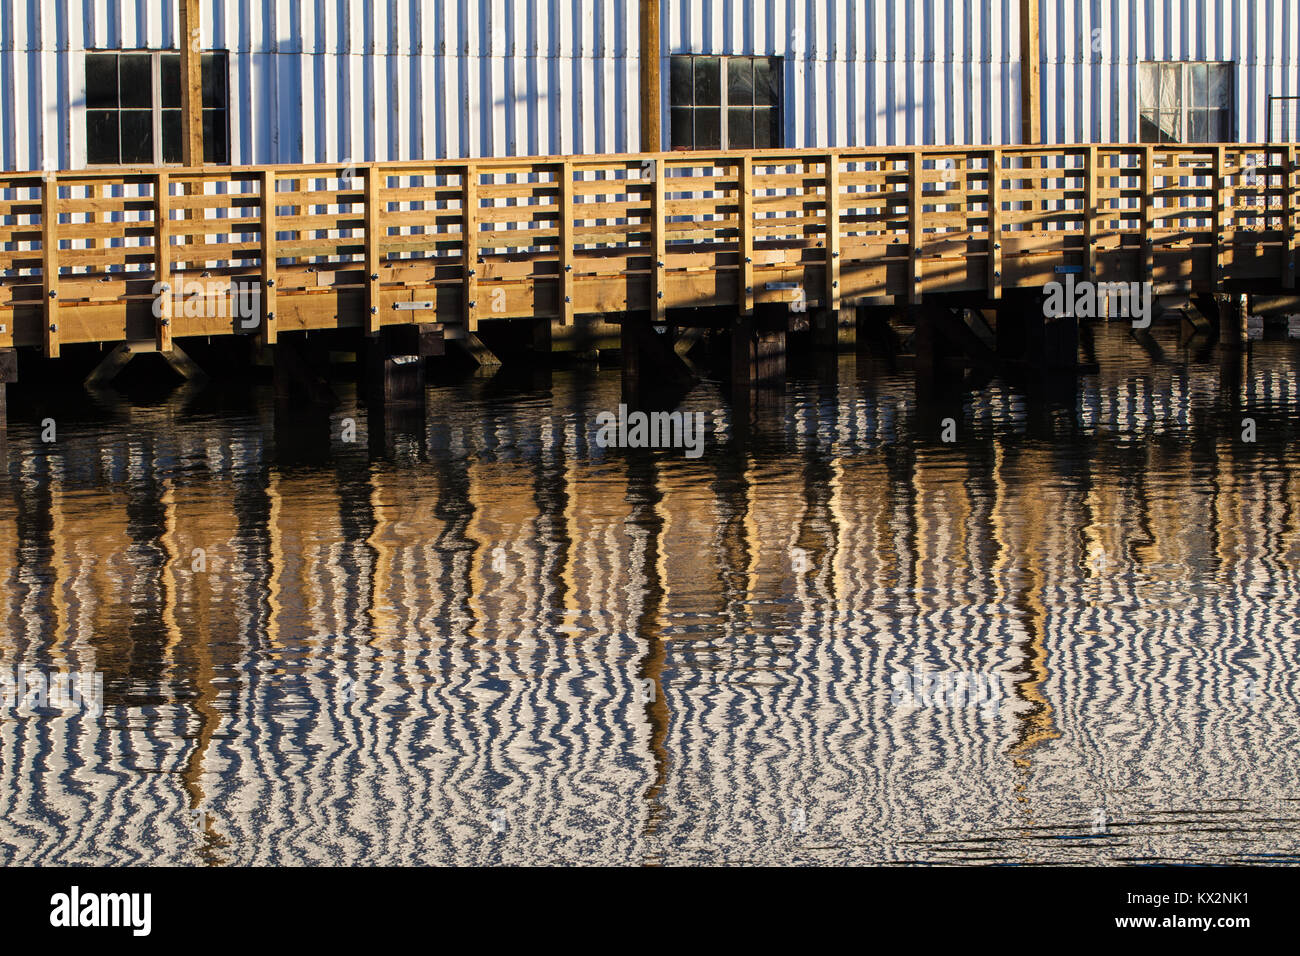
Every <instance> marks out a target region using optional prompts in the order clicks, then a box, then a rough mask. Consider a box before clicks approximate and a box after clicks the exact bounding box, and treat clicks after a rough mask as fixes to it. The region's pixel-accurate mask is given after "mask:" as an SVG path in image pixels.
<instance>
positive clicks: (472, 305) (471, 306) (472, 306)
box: [469, 302, 478, 309]
mask: <svg viewBox="0 0 1300 956" xmlns="http://www.w3.org/2000/svg"><path fill="white" fill-rule="evenodd" d="M476 305H478V303H477V302H471V303H470V304H469V307H470V308H471V309H472V308H474V306H476Z"/></svg>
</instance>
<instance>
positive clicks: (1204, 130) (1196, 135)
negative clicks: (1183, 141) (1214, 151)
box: [1187, 110, 1210, 143]
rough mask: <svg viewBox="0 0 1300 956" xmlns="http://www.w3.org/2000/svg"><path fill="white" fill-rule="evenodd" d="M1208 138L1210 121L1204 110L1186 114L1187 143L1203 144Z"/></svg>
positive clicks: (1190, 111) (1191, 111)
mask: <svg viewBox="0 0 1300 956" xmlns="http://www.w3.org/2000/svg"><path fill="white" fill-rule="evenodd" d="M1209 138H1210V121H1209V117H1208V115H1207V113H1206V111H1205V110H1189V111H1188V113H1187V142H1189V143H1204V142H1206V141H1207V140H1208V139H1209Z"/></svg>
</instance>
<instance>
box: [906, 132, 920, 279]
mask: <svg viewBox="0 0 1300 956" xmlns="http://www.w3.org/2000/svg"><path fill="white" fill-rule="evenodd" d="M921 162H922V160H921V154H920V152H918V151H913V152H912V153H911V154H910V155H909V157H908V161H907V217H908V218H907V223H908V226H907V241H908V244H909V248H910V249H911V254H910V255H909V256H908V264H909V268H908V284H907V285H908V288H907V301H908V302H920V301H921V199H922V196H923V193H922V189H921V185H922V181H921Z"/></svg>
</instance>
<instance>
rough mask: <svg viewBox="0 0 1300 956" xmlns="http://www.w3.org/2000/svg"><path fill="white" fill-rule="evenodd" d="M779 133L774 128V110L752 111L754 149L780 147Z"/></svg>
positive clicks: (760, 109)
mask: <svg viewBox="0 0 1300 956" xmlns="http://www.w3.org/2000/svg"><path fill="white" fill-rule="evenodd" d="M780 145H781V143H780V138H779V131H778V130H777V128H776V110H774V109H762V108H759V109H756V110H754V148H755V149H772V148H774V147H776V146H780Z"/></svg>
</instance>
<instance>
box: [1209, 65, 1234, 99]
mask: <svg viewBox="0 0 1300 956" xmlns="http://www.w3.org/2000/svg"><path fill="white" fill-rule="evenodd" d="M1209 73H1210V105H1211V106H1213V107H1215V108H1216V109H1221V110H1227V109H1232V64H1231V63H1219V64H1215V65H1213V66H1211V67H1210V70H1209Z"/></svg>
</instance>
